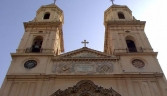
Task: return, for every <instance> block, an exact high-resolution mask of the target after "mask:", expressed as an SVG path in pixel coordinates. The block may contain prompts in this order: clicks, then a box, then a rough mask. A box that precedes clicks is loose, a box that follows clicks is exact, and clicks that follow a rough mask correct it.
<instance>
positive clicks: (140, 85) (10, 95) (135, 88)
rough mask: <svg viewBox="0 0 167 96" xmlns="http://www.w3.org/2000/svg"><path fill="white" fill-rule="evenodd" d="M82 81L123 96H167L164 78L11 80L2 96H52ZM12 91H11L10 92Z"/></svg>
mask: <svg viewBox="0 0 167 96" xmlns="http://www.w3.org/2000/svg"><path fill="white" fill-rule="evenodd" d="M80 80H92V81H93V82H94V83H95V84H96V85H98V86H102V87H104V88H111V87H112V88H113V89H114V90H115V91H116V92H118V93H119V94H121V96H166V94H167V91H166V84H165V83H163V79H162V78H147V77H145V78H128V77H127V78H125V77H122V78H115V77H107V78H93V77H66V78H48V79H44V80H42V79H29V80H25V79H22V80H21V79H19V80H9V81H7V83H6V84H5V87H4V89H3V90H2V91H3V93H2V95H1V96H25V95H26V96H50V95H51V94H53V93H54V92H55V91H56V90H58V89H61V90H65V89H67V88H68V87H73V86H74V85H76V84H77V83H78V82H79V81H80ZM9 89H10V90H9Z"/></svg>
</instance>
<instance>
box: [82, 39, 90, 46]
mask: <svg viewBox="0 0 167 96" xmlns="http://www.w3.org/2000/svg"><path fill="white" fill-rule="evenodd" d="M81 43H83V44H84V47H86V44H89V42H87V41H86V40H84V41H82V42H81Z"/></svg>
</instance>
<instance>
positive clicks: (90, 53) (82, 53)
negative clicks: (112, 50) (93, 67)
mask: <svg viewBox="0 0 167 96" xmlns="http://www.w3.org/2000/svg"><path fill="white" fill-rule="evenodd" d="M56 57H58V58H100V57H103V58H104V57H111V55H107V54H105V53H103V52H100V51H97V50H93V49H90V48H87V47H83V48H81V49H77V50H74V51H71V52H67V53H64V54H61V55H59V56H56Z"/></svg>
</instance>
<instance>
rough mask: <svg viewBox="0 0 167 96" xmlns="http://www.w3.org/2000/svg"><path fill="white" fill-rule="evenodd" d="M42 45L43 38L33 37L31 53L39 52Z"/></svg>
mask: <svg viewBox="0 0 167 96" xmlns="http://www.w3.org/2000/svg"><path fill="white" fill-rule="evenodd" d="M42 43H43V37H41V36H37V37H35V38H34V41H33V45H32V52H41V47H42Z"/></svg>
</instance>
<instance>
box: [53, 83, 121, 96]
mask: <svg viewBox="0 0 167 96" xmlns="http://www.w3.org/2000/svg"><path fill="white" fill-rule="evenodd" d="M51 96H121V95H120V94H119V93H117V92H116V91H114V90H113V89H112V88H109V89H105V88H103V87H101V86H97V85H95V84H94V83H93V82H92V81H90V80H81V81H80V82H78V83H77V84H76V85H75V86H73V87H69V88H68V89H66V90H60V89H59V90H57V91H56V92H55V93H53V94H52V95H51Z"/></svg>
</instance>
